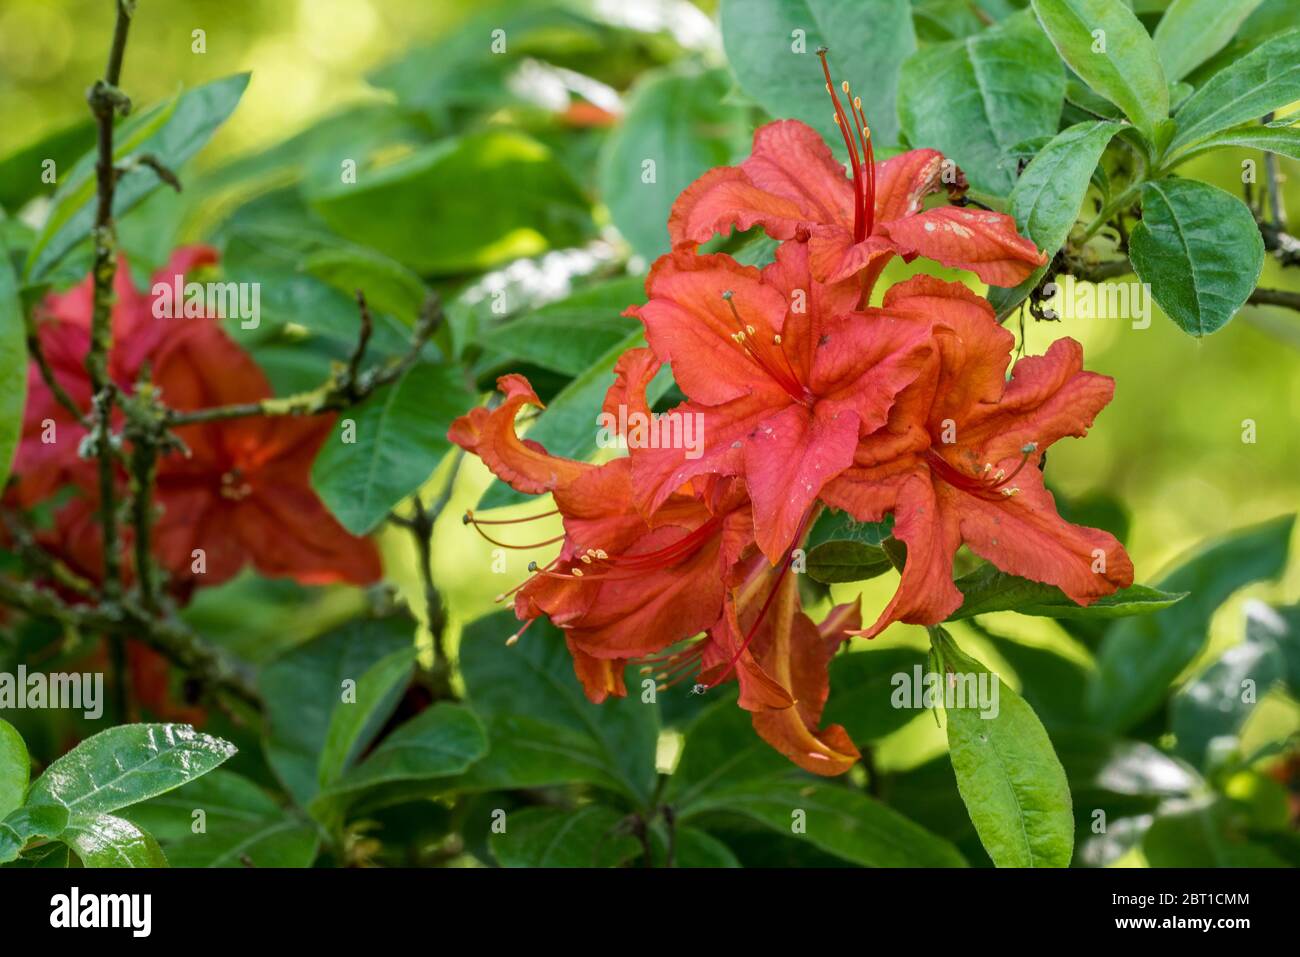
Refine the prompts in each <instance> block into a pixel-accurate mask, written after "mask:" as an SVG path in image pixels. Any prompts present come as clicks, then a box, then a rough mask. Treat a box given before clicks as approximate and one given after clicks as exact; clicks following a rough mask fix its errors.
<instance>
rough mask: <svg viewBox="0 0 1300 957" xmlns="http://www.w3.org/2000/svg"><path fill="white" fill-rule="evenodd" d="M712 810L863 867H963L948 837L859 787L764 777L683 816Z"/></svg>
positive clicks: (712, 797) (714, 795) (720, 793)
mask: <svg viewBox="0 0 1300 957" xmlns="http://www.w3.org/2000/svg"><path fill="white" fill-rule="evenodd" d="M706 812H713V816H714V817H717V818H718V819H722V820H725V819H726V818H728V817H731V816H739V817H742V818H746V819H749V820H752V821H755V822H757V823H759V824H762V825H764V826H766V827H769V828H771V829H772V830H774V831H777V832H779V833H782V834H786V835H793V836H794V837H796V838H797V839H799V840H804V841H807V842H808V843H809V844H811V845H813V846H814V847H816V848H818V849H819V850H822V851H825V852H826V853H828V854H833V855H834V856H836V857H838V858H841V859H842V860H846V861H851V862H852V863H854V864H860V865H862V866H863V867H962V866H964V865H965V863H966V862H965V860H964V859H963V858H962V856H961V854H960V853H959V852H958V851H957V849H956V848H955V847H953V846H952V845H951V844H949V843H948V842H947V841H945V840H944V839H943V838H941V837H938V836H937V835H935V834H932V833H931V832H929V831H927V830H926V829H925V828H923V827H921V826H920V825H919V824H916V823H914V822H912V821H910V820H909V819H908V818H905V817H903V815H901V814H899V813H898V812H897V811H895V810H894V809H892V808H890V807H887V806H886V805H884V804H881V803H880V802H879V801H876V800H874V799H873V798H870V797H867V795H865V794H862V793H861V792H859V791H856V790H851V789H849V788H846V787H842V786H839V785H835V784H822V783H815V782H810V781H806V780H804V781H801V780H792V781H782V780H774V781H760V782H754V783H752V784H751V785H749V786H744V785H741V786H736V787H724V788H720V789H718V790H716V791H713V792H711V793H710V795H709V797H708V798H707V799H705V800H703V801H698V802H696V803H695V804H694V805H693V807H692V809H691V810H690V811H689V812H684V813H683V819H685V820H690V819H693V818H695V817H698V816H699V815H702V814H704V813H706Z"/></svg>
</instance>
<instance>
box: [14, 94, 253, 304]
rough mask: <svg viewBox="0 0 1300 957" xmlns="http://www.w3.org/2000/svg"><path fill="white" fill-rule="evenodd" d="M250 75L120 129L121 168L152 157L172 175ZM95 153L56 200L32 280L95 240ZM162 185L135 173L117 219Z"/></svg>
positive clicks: (35, 251) (123, 186) (119, 196)
mask: <svg viewBox="0 0 1300 957" xmlns="http://www.w3.org/2000/svg"><path fill="white" fill-rule="evenodd" d="M248 77H249V75H248V74H247V73H238V74H236V75H234V76H228V77H226V78H224V79H221V80H214V81H213V82H211V83H205V84H204V85H203V86H199V87H195V88H194V89H192V90H187V91H186V92H184V93H182V94H181V95H180V96H179V97H178V98H177V99H176V100H174V101H173V102H170V103H165V104H162V105H160V106H157V107H154V108H153V109H151V110H148V111H146V112H144V113H142V114H140V115H138V116H135V117H131V118H129V119H127V120H126V121H125V122H123V123H121V124H120V125H119V126H118V127H117V130H116V131H115V142H114V157H115V159H116V161H117V162H118V163H123V162H124V161H125V162H128V163H129V160H130V158H131V157H133V156H138V155H140V154H142V153H151V154H153V156H155V157H156V158H157V159H158V161H159V162H160V163H162V164H163V165H164V166H166V167H168V168H169V169H171V170H173V171H177V172H178V171H179V170H180V168H181V167H182V166H183V165H184V164H185V163H186V161H188V160H189V159H190V158H191V157H192V156H194V155H195V154H196V153H197V152H198V151H199V150H200V149H202V147H203V146H204V144H205V143H207V141H208V140H209V139H210V138H211V137H212V134H213V133H215V132H216V130H217V127H219V126H220V125H221V124H222V123H224V122H225V121H226V119H227V118H228V117H229V116H230V114H231V113H233V112H234V110H235V107H236V106H237V105H238V104H239V98H240V97H241V96H243V94H244V89H245V88H246V87H247V86H248ZM94 165H95V155H94V153H93V152H92V153H88V154H87V155H85V156H83V157H82V158H81V159H80V160H79V161H78V163H77V165H76V166H75V167H74V168H73V169H72V170H71V171H70V172H69V173H68V174H67V177H66V178H64V180H63V185H62V186H61V187H60V188H59V191H58V192H57V193H56V194H55V197H54V202H53V207H52V208H51V210H50V215H49V219H48V220H47V221H46V224H45V228H44V229H43V230H42V231H41V235H40V237H39V238H38V239H37V241H36V245H34V246H33V247H32V249H31V251H30V252H29V253H28V258H27V269H26V272H27V277H28V278H29V279H30V280H32V281H35V280H39V279H41V278H42V277H44V276H45V274H46V273H48V272H49V271H50V269H51V268H52V267H53V266H55V265H56V264H57V263H58V262H59V260H60V259H62V258H63V257H64V256H65V255H66V254H67V252H68V251H69V250H70V249H72V247H73V246H75V245H76V244H77V243H79V242H81V241H82V240H83V239H85V238H86V237H87V236H89V235H90V230H91V227H92V226H93V225H94V221H95V204H94V196H95V179H94ZM161 184H162V180H160V179H159V178H158V174H157V173H155V172H154V171H153V170H151V169H149V168H147V167H132V168H131V169H130V171H129V172H127V173H126V174H125V175H124V176H122V177H121V178H120V179H119V180H118V183H117V189H116V192H115V194H114V197H113V215H114V216H116V217H121V216H123V215H125V214H126V213H127V212H128V211H130V210H131V209H132V208H133V207H135V206H136V205H138V204H139V203H140V202H141V201H142V200H143V199H144V198H145V197H146V196H148V195H149V194H150V193H151V192H153V191H154V190H155V189H157V188H158V186H160V185H161Z"/></svg>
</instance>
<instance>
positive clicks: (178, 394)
mask: <svg viewBox="0 0 1300 957" xmlns="http://www.w3.org/2000/svg"><path fill="white" fill-rule="evenodd" d="M193 322H195V323H199V324H197V325H196V326H195V332H194V333H193V334H190V335H187V336H181V337H177V339H176V340H175V341H174V342H171V343H169V344H168V346H167V347H166V348H165V349H164V350H162V352H161V353H160V354H159V356H158V358H157V360H156V366H155V371H154V377H153V381H154V383H155V385H156V386H157V387H158V388H159V389H160V391H161V393H162V399H163V401H164V402H165V403H167V405H168V406H169V407H170V408H173V409H176V410H179V411H189V410H193V409H200V408H206V407H210V406H217V405H234V404H239V403H244V402H256V401H259V400H261V399H267V398H270V397H271V396H272V394H273V393H272V391H271V386H270V384H269V383H268V382H267V381H266V377H265V376H264V375H263V374H262V370H261V369H259V368H258V367H257V364H256V363H255V362H254V361H253V359H252V357H251V356H249V355H248V353H246V352H244V350H243V349H241V348H240V347H239V346H238V345H236V344H235V343H234V342H233V341H231V339H230V338H229V337H228V336H227V335H226V334H225V333H224V332H222V331H221V329H220V328H218V327H217V326H216V325H215V324H213V323H211V322H208V321H206V320H202V321H201V320H193ZM333 424H334V416H333V415H317V416H307V417H302V418H298V417H289V416H251V417H246V418H239V419H230V420H227V421H222V422H212V423H204V424H198V425H187V426H182V427H180V428H177V429H176V434H177V436H178V437H179V438H180V439H181V440H182V441H183V442H184V443H185V445H186V447H187V448H188V454H187V455H184V456H182V455H178V454H172V455H169V456H167V457H165V458H164V459H163V460H162V461H161V462H160V463H159V466H158V482H157V487H156V488H157V492H156V497H157V501H158V504H159V505H160V506H161V507H162V514H161V516H160V517H159V519H158V522H157V525H156V526H155V529H154V554H155V555H156V556H157V557H158V560H159V562H160V563H161V564H162V565H163V567H164V568H166V569H167V570H168V571H169V572H170V573H171V575H172V577H173V579H174V580H175V581H176V582H177V583H178V584H184V583H185V582H190V581H192V582H193V583H195V584H199V585H215V584H219V583H221V582H223V581H226V580H228V579H230V578H232V577H233V576H234V575H235V574H236V573H237V572H238V571H239V570H240V568H242V567H243V566H244V564H245V563H246V562H251V563H252V564H253V566H254V567H255V568H256V569H257V570H258V571H259V572H261V573H262V574H263V575H268V576H271V577H284V578H293V579H295V580H297V581H299V582H302V583H303V584H307V585H322V584H330V583H333V582H350V583H352V584H357V585H364V584H368V583H370V582H373V581H375V580H376V579H378V578H379V576H380V575H381V574H382V568H381V566H380V562H379V554H378V552H377V551H376V549H375V547H374V544H373V543H372V542H371V541H370V540H369V539H366V538H359V537H357V536H355V535H352V534H350V533H349V532H348V531H347V530H346V529H344V528H343V526H342V525H340V524H339V523H338V521H337V520H336V519H335V518H334V516H333V515H331V514H330V512H329V510H328V509H326V508H325V505H324V503H322V502H321V500H320V498H319V497H318V496H317V495H316V493H315V491H313V489H312V487H311V466H312V462H313V461H315V458H316V453H317V452H319V451H320V447H321V445H322V444H324V442H325V440H326V439H327V438H328V437H329V435H330V432H331V430H332V428H333ZM197 549H202V550H203V553H204V562H205V564H206V569H205V570H203V571H202V573H201V574H196V573H195V572H194V565H195V554H194V553H195V551H196V550H197Z"/></svg>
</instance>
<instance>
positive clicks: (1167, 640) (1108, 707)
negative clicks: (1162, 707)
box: [1088, 515, 1295, 732]
mask: <svg viewBox="0 0 1300 957" xmlns="http://www.w3.org/2000/svg"><path fill="white" fill-rule="evenodd" d="M1294 520H1295V518H1294V516H1290V515H1288V516H1285V517H1283V518H1280V519H1274V520H1273V521H1271V522H1268V523H1266V524H1264V525H1259V526H1256V527H1254V528H1248V529H1244V530H1241V531H1238V532H1235V533H1234V534H1232V535H1229V536H1227V537H1225V538H1222V539H1218V540H1215V541H1210V542H1207V543H1206V544H1205V545H1203V546H1201V547H1200V548H1198V549H1197V550H1196V551H1195V552H1193V553H1192V554H1191V555H1190V556H1189V557H1187V558H1186V559H1185V560H1184V561H1183V562H1181V563H1180V564H1179V565H1178V566H1177V567H1176V568H1175V569H1174V570H1173V571H1172V572H1170V573H1169V574H1168V575H1167V576H1165V578H1164V579H1162V580H1161V582H1160V584H1159V587H1160V588H1161V589H1163V590H1166V591H1185V592H1190V595H1189V596H1188V597H1187V598H1185V599H1184V600H1183V601H1181V602H1179V603H1178V604H1177V605H1174V606H1173V607H1172V608H1168V609H1166V610H1164V611H1162V612H1161V613H1160V614H1158V615H1152V616H1150V617H1147V618H1134V619H1130V620H1128V621H1122V622H1118V623H1117V624H1115V625H1114V626H1113V627H1112V628H1111V629H1110V630H1109V631H1108V632H1107V633H1106V637H1105V638H1104V639H1103V641H1102V644H1101V648H1100V649H1099V651H1098V655H1097V670H1096V672H1095V673H1094V675H1093V680H1092V682H1091V686H1090V687H1089V689H1088V710H1089V713H1090V714H1091V715H1092V718H1093V721H1094V722H1095V723H1096V725H1097V726H1098V727H1100V728H1102V729H1105V730H1109V731H1114V732H1118V731H1123V730H1125V729H1128V728H1131V727H1133V726H1134V725H1135V724H1137V723H1138V722H1139V721H1141V720H1142V719H1143V718H1145V717H1146V716H1147V715H1149V714H1150V713H1151V712H1152V711H1154V710H1155V709H1156V707H1157V706H1158V705H1159V704H1160V702H1161V701H1162V700H1163V699H1164V697H1165V694H1166V691H1167V689H1168V688H1169V685H1170V683H1171V682H1172V681H1173V680H1174V679H1175V678H1177V677H1178V675H1179V674H1180V673H1181V672H1182V670H1183V669H1184V668H1186V667H1187V665H1188V664H1190V663H1191V661H1192V659H1194V658H1195V657H1196V655H1197V654H1198V653H1199V652H1200V650H1201V649H1202V648H1203V647H1204V646H1205V642H1206V639H1207V637H1208V635H1207V632H1208V629H1209V624H1210V617H1211V616H1212V615H1213V614H1214V611H1215V609H1217V608H1218V607H1219V605H1221V604H1223V602H1224V601H1226V600H1227V599H1228V597H1229V596H1230V595H1232V593H1233V592H1235V591H1237V590H1238V589H1239V588H1242V587H1243V586H1245V585H1248V584H1249V583H1251V582H1253V581H1259V580H1260V579H1264V578H1271V577H1273V576H1274V575H1278V574H1280V573H1281V571H1282V569H1283V567H1284V566H1285V565H1286V555H1287V544H1288V542H1289V541H1290V538H1291V527H1292V524H1293V523H1294Z"/></svg>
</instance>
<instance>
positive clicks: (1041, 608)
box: [948, 563, 1185, 621]
mask: <svg viewBox="0 0 1300 957" xmlns="http://www.w3.org/2000/svg"><path fill="white" fill-rule="evenodd" d="M956 585H957V588H958V589H959V590H960V591H961V593H962V595H963V601H962V603H961V607H960V608H958V609H957V610H956V611H955V612H953V613H952V614H951V615H949V616H948V620H949V621H960V620H961V619H963V618H972V617H974V616H975V615H987V614H989V613H990V612H995V611H1016V612H1019V613H1020V614H1022V615H1036V616H1038V617H1042V618H1085V619H1110V618H1126V617H1128V616H1130V615H1149V614H1151V613H1152V612H1157V611H1160V610H1162V609H1165V608H1168V607H1169V606H1170V605H1173V604H1175V603H1176V602H1179V601H1181V600H1182V599H1183V598H1184V597H1185V593H1180V592H1170V591H1162V590H1161V589H1158V588H1151V587H1149V586H1147V585H1132V586H1130V587H1128V588H1121V589H1120V590H1119V591H1117V592H1115V593H1114V594H1112V595H1107V596H1105V597H1104V598H1098V599H1097V600H1096V601H1094V602H1093V603H1092V604H1091V605H1088V606H1086V607H1085V606H1083V605H1079V604H1076V603H1075V602H1074V601H1072V600H1071V599H1070V598H1068V597H1067V596H1066V594H1065V593H1064V592H1063V591H1061V590H1060V589H1059V588H1057V587H1056V586H1055V585H1047V584H1044V583H1043V582H1035V581H1030V580H1029V579H1028V578H1020V577H1019V576H1016V575H1008V574H1007V573H1006V572H1003V571H999V570H998V569H997V567H996V566H994V565H992V564H989V563H985V564H983V565H981V566H980V567H979V568H977V569H975V571H973V572H970V573H969V574H966V575H963V576H962V577H961V578H958V579H957V581H956Z"/></svg>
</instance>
